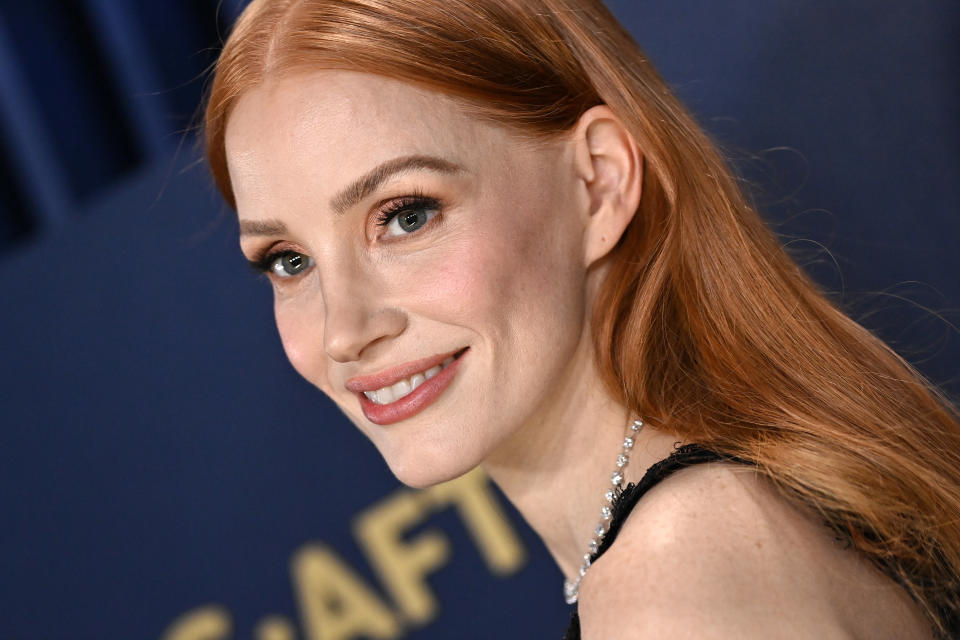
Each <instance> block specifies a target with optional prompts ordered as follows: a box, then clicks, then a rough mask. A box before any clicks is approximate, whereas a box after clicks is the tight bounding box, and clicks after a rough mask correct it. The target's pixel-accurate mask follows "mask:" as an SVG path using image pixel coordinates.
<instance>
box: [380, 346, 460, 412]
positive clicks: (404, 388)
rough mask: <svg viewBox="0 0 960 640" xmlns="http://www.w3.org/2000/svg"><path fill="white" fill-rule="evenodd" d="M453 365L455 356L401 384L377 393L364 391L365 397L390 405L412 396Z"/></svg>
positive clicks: (398, 383) (404, 380)
mask: <svg viewBox="0 0 960 640" xmlns="http://www.w3.org/2000/svg"><path fill="white" fill-rule="evenodd" d="M451 364H453V356H448V357H447V359H446V360H444V361H443V362H441V363H440V364H438V365H436V366H433V367H430V368H429V369H427V370H426V371H423V372H421V373H415V374H413V375H412V376H410V377H409V378H404V379H403V380H401V381H400V382H397V383H395V384H392V385H390V386H389V387H383V388H382V389H377V390H376V391H364V392H363V395H365V396H367V398H369V399H370V401H371V402H373V403H374V404H390V403H391V402H396V401H397V400H399V399H401V398H405V397H406V396H408V395H410V394H411V393H412V392H413V390H414V389H416V388H417V387H419V386H420V385H422V384H423V383H424V382H426V381H427V380H429V379H430V378H432V377H433V376H435V375H437V374H438V373H440V372H441V371H443V370H444V369H446V368H447V367H448V366H450V365H451Z"/></svg>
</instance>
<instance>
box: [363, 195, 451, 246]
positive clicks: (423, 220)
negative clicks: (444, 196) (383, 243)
mask: <svg viewBox="0 0 960 640" xmlns="http://www.w3.org/2000/svg"><path fill="white" fill-rule="evenodd" d="M438 213H440V203H439V202H438V201H437V200H436V199H434V198H426V197H423V196H411V197H407V198H401V199H400V200H397V201H395V202H393V203H391V205H390V206H388V207H387V208H386V209H385V210H383V211H381V212H380V216H379V219H378V220H377V224H378V225H379V226H381V227H385V228H386V234H385V235H388V236H393V237H396V236H402V235H407V234H411V233H413V232H415V231H418V230H419V229H421V228H423V226H424V225H426V224H427V223H428V222H430V220H432V219H433V218H434V217H435V216H436V215H437V214H438Z"/></svg>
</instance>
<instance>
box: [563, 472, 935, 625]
mask: <svg viewBox="0 0 960 640" xmlns="http://www.w3.org/2000/svg"><path fill="white" fill-rule="evenodd" d="M580 594H581V595H580V604H579V610H580V618H581V624H582V626H583V637H584V638H585V640H592V639H595V638H604V637H614V636H615V637H618V638H620V639H621V640H629V639H630V638H641V637H676V638H684V637H691V638H693V637H696V638H760V637H763V638H781V637H783V638H787V637H789V638H795V637H807V636H810V637H814V634H816V636H817V637H820V638H824V639H829V638H837V639H841V638H877V639H881V638H899V639H906V638H929V637H930V635H929V631H928V628H927V625H926V622H925V621H924V620H923V618H922V617H921V616H920V614H919V613H918V611H917V610H916V608H915V606H914V605H913V604H912V602H910V600H909V598H908V597H907V595H906V594H905V593H904V592H903V590H902V589H901V588H900V587H899V586H897V585H896V584H895V583H894V582H893V581H892V580H890V579H889V578H887V577H886V576H884V575H882V574H881V573H880V572H879V571H878V570H877V569H875V568H874V567H873V566H872V565H871V564H870V563H869V562H867V561H866V560H865V559H864V558H863V557H861V556H860V555H859V554H857V553H856V552H854V551H851V550H848V549H845V548H843V547H842V545H840V544H838V543H837V541H836V540H835V539H834V538H833V537H832V536H831V534H830V532H829V530H828V529H827V528H826V527H824V526H823V525H822V524H821V523H820V522H819V520H817V518H816V517H815V516H814V515H813V514H812V513H810V512H808V511H806V510H805V509H802V508H798V507H795V506H794V505H792V504H791V503H790V502H789V501H787V500H786V499H784V498H783V497H782V496H780V495H779V494H778V493H777V491H776V490H775V489H774V487H773V486H772V485H771V484H770V483H769V481H768V480H766V479H765V478H763V477H762V476H761V475H760V474H758V473H757V472H756V471H755V470H754V469H752V468H750V467H746V466H740V465H733V464H727V463H710V464H700V465H696V466H693V467H690V468H688V469H685V470H683V471H680V472H677V473H675V474H673V475H671V476H670V477H668V478H667V479H665V480H664V481H662V482H661V483H660V484H658V485H657V486H655V487H654V488H653V489H651V490H650V491H649V493H648V494H647V495H645V496H644V497H643V499H641V500H640V502H639V503H637V505H636V506H635V507H634V509H633V511H632V512H631V514H630V516H629V517H628V518H627V520H626V522H625V523H624V526H623V528H622V530H621V531H620V534H619V536H618V537H617V539H616V541H615V542H614V544H613V545H612V546H611V547H610V549H609V550H608V551H607V552H606V553H605V554H604V555H603V556H602V557H601V558H600V559H599V560H598V561H597V562H596V563H595V564H594V565H593V566H592V567H591V568H590V570H589V571H588V572H587V575H586V577H585V578H584V580H583V584H582V585H581V590H580ZM648 634H649V635H648Z"/></svg>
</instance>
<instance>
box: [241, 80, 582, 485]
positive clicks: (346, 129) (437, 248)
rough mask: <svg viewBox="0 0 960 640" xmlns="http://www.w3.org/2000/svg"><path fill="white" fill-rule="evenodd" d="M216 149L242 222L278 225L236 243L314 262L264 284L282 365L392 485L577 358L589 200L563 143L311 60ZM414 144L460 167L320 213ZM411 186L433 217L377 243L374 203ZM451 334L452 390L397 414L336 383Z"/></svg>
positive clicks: (465, 453) (556, 379)
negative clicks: (369, 451) (456, 353)
mask: <svg viewBox="0 0 960 640" xmlns="http://www.w3.org/2000/svg"><path fill="white" fill-rule="evenodd" d="M226 148H227V157H228V163H229V169H230V175H231V180H232V182H233V188H234V192H235V196H236V201H237V210H238V214H239V217H240V219H241V220H242V221H246V220H268V219H270V220H278V221H281V222H283V223H284V225H285V226H286V227H287V230H288V232H287V233H286V234H285V235H284V236H282V237H267V238H264V237H250V238H247V239H244V240H243V242H242V248H243V250H244V252H245V253H246V254H247V255H253V254H254V253H255V252H257V251H258V250H260V249H262V248H265V247H269V246H273V245H278V244H283V245H284V246H285V247H289V248H291V249H293V250H296V251H298V252H302V253H304V254H306V255H309V256H310V257H311V258H312V259H313V260H314V266H313V267H312V268H311V269H309V270H308V271H306V272H305V273H304V274H303V275H301V276H299V277H297V278H296V279H294V280H295V282H279V281H277V280H276V279H275V280H274V283H275V314H276V320H277V326H278V329H279V332H280V336H281V338H282V341H283V345H284V348H285V350H286V352H287V355H288V357H289V359H290V361H291V362H292V363H293V365H294V367H295V368H296V369H297V371H298V372H299V373H300V374H301V375H303V377H304V378H306V379H307V380H308V381H310V382H311V383H313V384H314V385H315V386H317V387H318V388H319V389H321V390H322V391H323V392H324V393H326V394H327V395H329V396H330V397H331V398H332V399H333V400H334V401H335V402H336V403H337V404H338V406H339V407H340V408H341V409H342V410H343V412H344V413H345V414H346V415H347V416H348V417H349V418H350V419H351V421H352V422H353V423H354V424H355V425H356V426H357V427H358V428H359V429H360V430H361V431H363V432H364V433H365V434H366V435H367V436H368V437H369V438H370V439H371V440H372V441H373V443H374V444H375V445H376V446H377V448H378V449H379V451H380V452H381V454H382V455H383V456H384V458H385V460H386V461H387V463H388V464H389V466H390V467H391V469H392V471H393V472H394V473H395V474H396V475H397V477H398V478H400V479H401V480H402V481H403V482H405V483H407V484H410V485H412V486H426V485H429V484H433V483H436V482H440V481H443V480H447V479H450V478H453V477H456V476H457V475H460V474H462V473H464V472H465V471H467V470H469V469H470V468H472V467H474V466H476V465H477V464H479V463H481V462H482V461H483V460H484V459H485V458H487V457H488V456H489V455H490V454H491V453H493V452H495V451H496V450H497V448H498V447H499V446H501V445H503V444H504V443H505V442H507V441H508V439H509V438H510V437H511V435H513V434H515V433H517V432H518V431H520V430H521V429H522V428H523V426H524V425H525V424H526V423H527V422H529V421H530V420H531V419H533V417H534V416H535V415H536V414H537V413H538V411H540V410H541V409H542V408H543V407H544V406H545V405H547V404H548V403H550V402H552V401H553V398H552V397H551V396H552V393H553V392H554V390H555V389H559V388H561V387H562V386H567V387H569V385H570V384H571V380H572V379H575V378H576V377H577V376H581V375H584V372H585V371H587V370H588V369H589V367H588V366H587V362H586V361H585V360H584V358H585V356H584V353H587V352H588V351H589V350H588V349H584V345H585V344H586V341H588V340H589V332H588V331H587V330H586V321H585V316H586V313H585V310H586V309H587V308H588V301H587V296H586V290H587V287H586V281H587V271H588V269H587V267H586V266H585V264H584V259H583V246H582V239H583V233H584V224H585V223H584V216H583V211H585V210H586V208H587V206H588V202H589V200H588V197H587V195H586V194H585V193H583V192H582V191H581V190H578V189H577V188H576V185H577V183H576V181H574V180H572V179H571V171H572V169H571V166H572V162H571V160H570V158H571V155H570V154H571V153H572V152H571V151H570V150H569V149H568V147H567V145H566V142H565V141H564V140H563V139H560V140H557V141H555V142H550V143H549V144H547V143H542V142H541V143H538V144H536V145H535V144H533V143H531V142H529V141H524V140H522V139H521V138H519V137H518V136H515V135H514V134H512V133H510V132H509V131H507V130H505V129H503V128H500V127H497V126H493V125H490V124H486V123H482V122H479V121H478V120H476V119H475V118H473V117H471V116H469V115H468V114H467V113H465V112H464V111H463V110H461V108H460V107H459V106H458V105H457V104H456V103H455V102H453V101H452V100H450V99H448V98H445V97H442V96H440V95H438V94H435V93H432V92H428V91H425V90H421V89H418V88H415V87H413V86H410V85H406V84H402V83H399V82H396V81H393V80H388V79H385V78H381V77H377V76H372V75H367V74H359V73H350V72H342V71H320V72H311V73H309V74H301V75H296V76H292V77H286V78H280V79H272V80H269V81H268V82H267V83H266V84H264V85H262V86H260V87H258V88H255V89H253V90H251V91H250V92H249V93H247V94H245V95H244V96H243V97H242V98H241V99H240V100H239V102H238V104H237V106H236V108H235V110H234V112H233V113H232V115H231V117H230V122H229V124H228V128H227V136H226ZM411 154H424V155H432V156H440V157H442V158H445V159H447V160H450V161H453V162H456V163H457V164H459V165H460V166H462V167H463V168H464V169H465V171H464V172H462V173H460V174H456V175H442V174H439V173H436V172H432V171H427V170H417V171H411V172H407V173H404V174H402V175H400V176H397V177H394V178H392V179H390V180H388V181H387V183H385V185H384V186H383V187H382V188H381V189H379V190H378V192H377V193H376V194H375V195H374V196H371V197H370V198H368V199H366V200H364V201H363V202H362V203H360V204H359V205H358V206H356V207H353V208H352V209H351V210H350V211H348V212H347V213H346V214H345V215H343V216H337V215H336V214H335V213H334V212H333V211H332V210H331V208H330V206H329V201H330V198H331V197H332V196H333V195H334V194H335V193H337V192H338V191H339V190H340V189H342V188H343V187H344V186H346V185H347V184H349V183H350V182H352V181H353V180H355V179H356V178H357V177H359V176H361V175H363V174H364V173H366V172H367V171H369V170H370V169H372V168H373V167H374V166H376V165H378V164H379V163H381V162H383V161H385V160H388V159H391V158H394V157H398V156H404V155H411ZM417 191H419V192H422V193H423V194H425V195H428V196H431V197H435V198H438V199H439V200H440V201H441V202H442V203H443V204H444V208H443V210H442V211H441V213H440V214H439V223H438V224H428V225H426V226H424V227H423V228H422V229H421V230H419V231H416V232H414V233H411V234H409V235H407V236H403V237H399V238H390V239H388V240H389V241H386V242H384V241H381V239H378V238H377V237H376V234H377V233H381V232H382V229H379V228H377V227H376V225H375V224H373V219H374V218H375V213H376V211H375V209H376V205H377V203H378V202H380V201H382V200H383V199H385V198H396V197H402V196H405V195H409V194H411V193H413V192H417ZM434 222H437V221H436V220H435V221H434ZM462 347H469V348H470V350H469V353H468V354H467V356H466V357H465V359H464V361H463V362H462V363H461V367H460V370H459V372H458V374H457V376H456V377H455V379H454V381H453V383H452V384H451V386H450V387H448V388H447V390H446V391H444V393H443V394H442V395H441V396H440V397H439V398H438V399H437V400H436V401H435V402H434V403H433V404H431V405H430V406H428V407H427V408H426V409H425V410H424V411H422V412H420V413H419V414H417V415H415V416H412V417H410V418H408V419H406V420H403V421H400V422H398V423H394V424H392V425H387V426H385V427H380V426H377V425H374V424H372V423H371V422H369V421H368V420H367V419H366V418H365V417H364V415H363V414H362V412H361V410H360V405H359V400H358V398H357V397H356V396H355V395H354V394H353V393H351V392H349V391H347V390H346V389H345V388H344V383H345V381H346V380H347V379H348V378H350V377H352V376H355V375H362V374H370V373H375V372H378V371H381V370H383V369H385V368H389V367H392V366H395V365H398V364H401V363H405V362H408V361H411V360H416V359H420V358H425V357H429V356H432V355H435V354H438V353H444V352H448V351H452V350H456V349H460V348H462ZM532 372H534V373H532ZM574 384H575V382H574Z"/></svg>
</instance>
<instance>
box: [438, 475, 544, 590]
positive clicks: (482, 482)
mask: <svg viewBox="0 0 960 640" xmlns="http://www.w3.org/2000/svg"><path fill="white" fill-rule="evenodd" d="M426 493H427V495H428V496H429V497H430V499H431V500H432V501H433V502H434V503H435V504H437V505H438V506H444V507H445V506H447V505H448V504H450V503H453V504H454V505H456V507H457V512H458V513H459V514H460V518H462V519H463V522H464V524H465V525H466V526H467V531H469V532H470V536H471V537H472V538H473V542H474V544H475V545H477V547H478V548H479V549H480V553H481V554H483V559H484V561H485V562H486V563H487V567H489V568H490V571H491V572H492V573H494V574H496V575H499V576H506V575H509V574H511V573H513V572H515V571H517V570H518V569H519V568H520V567H521V566H522V565H523V562H524V560H525V559H526V558H525V553H524V550H523V544H522V543H521V542H520V539H519V538H518V537H517V534H516V533H515V532H514V530H513V527H512V526H511V525H510V521H509V520H507V517H506V515H504V513H503V510H502V509H501V508H500V506H499V505H498V504H497V500H496V497H495V496H494V495H493V490H492V489H491V488H490V480H489V479H488V478H487V474H485V473H484V472H483V470H482V469H480V468H479V467H478V468H476V469H474V470H473V471H471V472H470V473H467V474H465V475H462V476H460V477H459V478H457V479H456V480H451V481H450V482H444V483H443V484H438V485H436V486H434V487H431V488H429V489H427V490H426Z"/></svg>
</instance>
